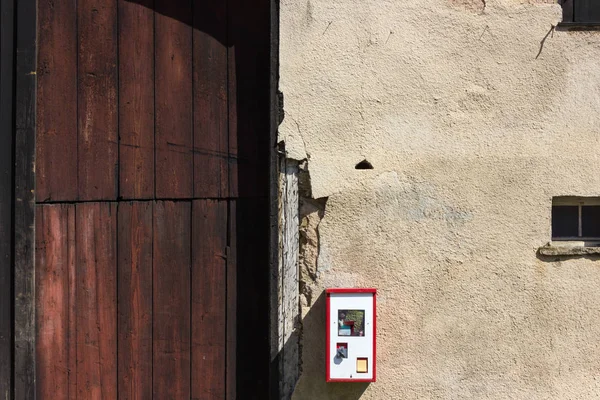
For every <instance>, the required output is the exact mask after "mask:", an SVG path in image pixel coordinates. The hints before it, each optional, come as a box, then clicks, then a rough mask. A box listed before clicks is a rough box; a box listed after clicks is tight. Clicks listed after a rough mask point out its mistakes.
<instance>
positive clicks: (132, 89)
mask: <svg viewBox="0 0 600 400" xmlns="http://www.w3.org/2000/svg"><path fill="white" fill-rule="evenodd" d="M118 1H119V136H120V142H119V152H120V153H119V154H120V156H119V179H120V183H119V189H120V196H121V197H122V198H124V199H151V198H152V197H153V196H154V11H153V8H152V7H153V5H154V1H153V0H140V1H137V2H132V1H128V0H118Z"/></svg>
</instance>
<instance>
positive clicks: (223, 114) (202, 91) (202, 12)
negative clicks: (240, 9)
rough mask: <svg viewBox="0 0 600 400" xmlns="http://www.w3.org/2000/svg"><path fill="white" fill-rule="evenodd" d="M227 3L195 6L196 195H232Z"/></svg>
mask: <svg viewBox="0 0 600 400" xmlns="http://www.w3.org/2000/svg"><path fill="white" fill-rule="evenodd" d="M226 38H227V2H226V1H221V0H208V1H202V2H196V3H195V4H194V49H193V53H194V59H193V63H194V65H193V71H194V77H193V78H194V196H195V197H196V198H198V197H200V198H201V197H204V198H207V197H212V198H223V197H227V196H228V186H229V183H228V171H229V169H228V166H229V148H228V147H229V145H228V142H229V138H228V130H227V127H228V123H227V121H228V110H227V97H228V87H227V45H226Z"/></svg>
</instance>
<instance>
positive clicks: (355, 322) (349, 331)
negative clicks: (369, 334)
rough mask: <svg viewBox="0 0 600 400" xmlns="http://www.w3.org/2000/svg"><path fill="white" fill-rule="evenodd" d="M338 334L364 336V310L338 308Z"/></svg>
mask: <svg viewBox="0 0 600 400" xmlns="http://www.w3.org/2000/svg"><path fill="white" fill-rule="evenodd" d="M338 336H365V310H339V311H338Z"/></svg>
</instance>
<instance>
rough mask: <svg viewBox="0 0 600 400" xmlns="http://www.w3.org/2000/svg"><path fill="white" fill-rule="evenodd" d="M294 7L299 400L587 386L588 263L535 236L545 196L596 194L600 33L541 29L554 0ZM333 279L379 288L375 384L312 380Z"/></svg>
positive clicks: (287, 36) (287, 136) (541, 393)
mask: <svg viewBox="0 0 600 400" xmlns="http://www.w3.org/2000/svg"><path fill="white" fill-rule="evenodd" d="M307 4H308V3H305V2H296V1H291V0H283V1H282V2H281V87H282V90H283V91H284V92H285V95H286V113H287V117H286V120H285V121H284V123H283V124H282V126H281V129H280V139H281V140H284V141H285V142H286V148H287V149H288V154H289V157H291V158H294V159H296V160H305V161H308V165H305V168H307V169H310V182H309V185H308V187H309V188H310V190H309V189H305V190H304V192H305V193H304V195H302V196H304V199H305V200H301V202H304V203H303V204H304V206H303V207H304V211H301V212H302V213H303V215H304V216H303V217H302V220H301V226H302V227H301V232H300V235H301V237H302V239H301V241H302V243H301V247H303V248H302V249H301V250H300V251H301V253H302V254H301V255H300V257H301V276H302V277H301V279H302V283H301V285H302V289H301V290H302V293H301V301H302V326H303V327H302V329H303V333H302V342H301V343H302V363H303V372H302V375H301V377H300V381H299V382H298V385H297V387H296V391H295V392H294V397H293V398H294V399H297V400H302V399H311V400H320V399H332V398H340V399H341V398H343V399H345V400H348V399H351V400H353V399H359V398H360V399H390V398H402V399H422V398H444V399H505V398H528V399H529V398H531V399H543V398H586V399H587V398H589V399H592V398H596V397H597V394H598V393H600V381H598V380H597V379H596V377H597V360H598V359H599V358H600V346H598V345H597V340H596V338H597V337H598V336H600V323H599V322H598V321H600V292H599V291H598V287H600V273H599V270H598V264H597V263H598V261H597V260H598V258H597V257H596V256H595V255H594V254H592V255H590V254H589V252H590V250H585V249H583V250H582V249H579V250H576V252H578V253H582V254H581V256H580V254H577V256H576V257H575V256H573V257H570V256H562V255H559V256H560V261H558V262H557V261H555V258H557V257H559V256H555V255H554V253H555V252H556V251H555V250H552V249H544V250H543V251H541V250H540V253H542V252H551V253H552V255H551V256H546V257H549V258H545V259H543V257H540V254H538V249H540V247H541V246H543V245H544V244H545V243H547V242H548V240H550V234H551V221H550V214H551V213H550V207H551V199H552V197H553V196H556V195H564V194H569V195H574V196H599V195H600V191H599V189H598V188H600V174H598V171H597V165H598V154H599V153H600V131H599V128H598V127H599V126H600V113H598V110H600V96H599V95H598V93H600V34H598V33H597V32H564V31H554V30H553V29H550V30H549V28H550V27H552V26H553V25H556V24H557V23H558V22H559V21H560V19H561V9H560V6H559V5H558V4H557V3H556V1H555V0H485V1H483V0H414V1H410V2H401V1H392V0H365V1H362V2H352V1H350V0H334V1H326V0H311V1H310V13H308V12H307V9H308V6H307ZM484 11H485V12H484ZM308 15H309V16H310V18H308V17H307V16H308ZM363 159H366V160H368V161H369V162H370V163H371V164H372V165H373V166H374V169H373V170H356V169H355V166H356V164H357V163H358V162H359V161H361V160H363ZM300 179H302V177H300ZM320 198H327V202H326V209H325V208H324V207H325V205H323V207H321V205H320V204H318V203H317V204H315V203H314V202H315V201H316V200H315V199H320ZM301 207H302V206H301ZM558 251H559V252H562V251H563V250H558ZM583 253H585V254H583ZM542 256H543V254H542ZM344 286H349V287H353V286H356V287H361V286H362V287H377V288H378V290H379V296H378V300H380V301H378V329H379V331H378V335H379V336H378V382H377V383H375V384H372V385H368V386H352V387H349V386H346V385H327V384H325V382H324V374H325V372H324V365H325V360H324V359H323V354H324V345H323V341H324V325H323V324H324V304H323V294H322V293H323V290H324V289H325V288H327V287H344Z"/></svg>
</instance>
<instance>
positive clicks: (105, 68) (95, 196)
mask: <svg viewBox="0 0 600 400" xmlns="http://www.w3.org/2000/svg"><path fill="white" fill-rule="evenodd" d="M77 28H78V39H79V41H78V43H79V48H78V71H77V77H78V88H77V92H78V103H77V104H78V130H79V132H78V141H77V142H78V147H77V148H78V160H79V161H78V168H77V170H78V173H79V177H78V187H79V199H80V200H115V199H116V198H117V196H118V178H117V173H118V170H117V168H118V155H119V151H118V145H117V141H118V139H117V3H116V1H103V0H78V1H77ZM61 153H62V152H61ZM53 172H54V171H53ZM54 179H56V178H54Z"/></svg>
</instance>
